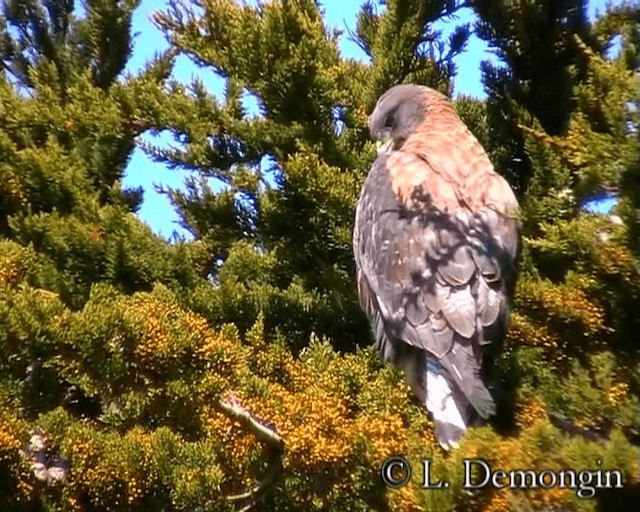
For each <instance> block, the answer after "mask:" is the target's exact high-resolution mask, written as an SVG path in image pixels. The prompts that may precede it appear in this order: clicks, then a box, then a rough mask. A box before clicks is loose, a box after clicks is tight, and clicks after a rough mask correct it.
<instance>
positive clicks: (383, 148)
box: [376, 135, 393, 155]
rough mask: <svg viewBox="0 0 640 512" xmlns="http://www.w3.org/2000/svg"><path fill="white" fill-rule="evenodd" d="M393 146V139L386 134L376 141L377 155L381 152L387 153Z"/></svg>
mask: <svg viewBox="0 0 640 512" xmlns="http://www.w3.org/2000/svg"><path fill="white" fill-rule="evenodd" d="M392 147H393V139H392V138H391V136H389V135H387V136H385V137H384V138H383V139H382V140H379V141H377V142H376V149H377V150H378V155H381V154H383V153H389V152H390V151H391V148H392Z"/></svg>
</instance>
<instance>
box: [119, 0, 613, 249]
mask: <svg viewBox="0 0 640 512" xmlns="http://www.w3.org/2000/svg"><path fill="white" fill-rule="evenodd" d="M166 3H167V2H166V1H165V0H143V1H142V4H141V6H140V8H139V9H138V11H137V12H136V14H135V15H134V19H133V31H134V32H135V33H137V35H136V38H135V43H134V51H133V57H132V59H131V61H130V62H129V64H128V66H127V70H128V71H130V72H132V73H135V72H136V71H137V70H138V69H140V68H142V67H143V66H144V64H145V62H147V61H148V60H149V59H150V58H152V57H153V55H154V53H155V52H157V51H161V50H163V49H165V48H166V47H167V43H166V41H165V39H164V37H163V35H162V33H161V32H160V31H159V30H158V29H157V28H156V27H154V25H153V23H152V22H151V14H152V13H153V12H154V11H158V10H163V9H164V7H165V6H166ZM249 3H252V2H249ZM322 5H323V8H324V11H325V20H326V23H327V24H328V25H329V26H330V27H336V28H341V29H344V28H345V27H349V28H350V29H353V27H354V24H355V20H356V13H357V12H358V10H359V7H360V5H361V1H360V0H325V1H324V2H322ZM604 8H605V0H592V1H591V2H589V15H590V17H591V18H593V17H594V15H595V13H596V10H597V11H603V10H604ZM473 21H474V17H473V13H472V12H471V10H470V9H462V10H461V11H460V12H459V13H458V14H457V15H456V17H455V18H454V19H450V20H446V21H442V22H440V23H439V24H438V25H437V26H436V29H438V30H442V31H443V33H444V34H445V35H446V34H447V33H449V32H450V31H451V30H453V28H454V27H455V26H456V25H458V24H462V23H473ZM340 50H341V52H342V54H343V55H344V56H345V57H351V58H358V59H363V60H364V59H366V57H365V55H364V54H363V53H362V51H361V50H360V49H359V48H358V46H357V45H355V44H354V43H353V42H351V41H350V40H349V39H348V35H347V33H346V30H345V31H344V33H343V35H342V36H341V38H340ZM487 59H492V60H494V56H493V55H492V54H491V53H490V52H489V49H488V48H487V46H486V44H485V43H484V42H483V41H481V40H480V39H478V38H477V37H476V36H475V35H472V36H471V38H470V40H469V44H468V46H467V49H466V51H465V52H464V53H463V54H462V55H460V56H459V57H458V58H457V59H456V65H457V68H458V73H457V76H456V79H455V92H456V94H470V95H472V96H476V97H483V96H484V91H483V88H482V84H481V81H480V62H481V61H482V60H487ZM173 76H174V78H175V79H176V80H179V81H180V82H183V83H185V84H189V83H191V81H192V79H193V78H195V77H198V78H200V79H201V80H203V81H204V83H205V84H206V86H207V87H208V89H209V90H210V91H211V92H212V93H214V94H216V95H221V94H222V91H223V86H224V82H223V81H222V80H221V79H219V78H218V77H216V76H215V75H214V73H213V72H211V71H209V70H202V69H199V68H197V67H196V66H194V65H193V64H192V63H191V62H190V61H189V60H188V59H187V58H185V57H181V58H180V59H178V62H177V63H176V66H175V69H174V72H173ZM249 108H250V107H249ZM144 138H145V139H146V140H149V141H154V142H155V143H161V144H165V143H170V142H171V137H168V136H164V137H160V138H156V139H154V138H152V137H150V136H144ZM186 176H187V173H186V172H184V171H179V170H169V169H167V168H166V166H164V165H162V164H158V163H155V162H153V161H152V160H151V159H150V158H149V157H147V156H146V155H145V154H144V153H143V152H142V151H141V150H140V149H136V150H135V152H134V154H133V156H132V158H131V160H130V162H129V165H128V167H127V171H126V175H125V179H124V185H125V186H127V187H133V186H142V187H143V188H144V190H145V195H144V203H143V205H142V207H141V208H140V211H139V212H138V215H139V216H140V218H141V219H143V220H144V221H145V222H146V223H147V224H149V225H150V226H151V228H152V229H153V230H154V231H156V232H157V233H159V234H162V235H163V236H165V237H170V236H171V234H172V233H173V231H176V232H177V233H179V234H181V235H185V236H186V232H185V231H184V230H182V229H181V228H180V227H179V226H178V224H177V223H176V221H177V219H178V216H177V214H176V213H175V211H174V210H173V207H172V206H171V204H170V202H169V200H168V199H167V198H166V197H164V196H163V195H161V194H158V193H157V192H156V191H155V190H154V186H153V185H154V183H155V184H163V185H167V186H172V187H179V186H181V184H182V183H183V181H184V178H185V177H186ZM598 209H600V208H598Z"/></svg>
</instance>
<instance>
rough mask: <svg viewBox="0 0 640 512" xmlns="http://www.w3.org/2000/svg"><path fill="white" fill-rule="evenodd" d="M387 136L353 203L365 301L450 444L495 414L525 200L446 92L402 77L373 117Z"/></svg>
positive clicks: (394, 360) (383, 348)
mask: <svg viewBox="0 0 640 512" xmlns="http://www.w3.org/2000/svg"><path fill="white" fill-rule="evenodd" d="M369 129H370V132H371V135H372V136H373V137H374V138H375V139H377V140H378V141H380V144H379V149H378V156H377V158H376V160H375V162H374V163H373V166H372V167H371V170H370V172H369V175H368V176H367V178H366V180H365V182H364V185H363V188H362V192H361V195H360V198H359V201H358V205H357V209H356V219H355V229H354V237H353V245H354V255H355V261H356V269H357V284H358V293H359V296H360V304H361V306H362V308H363V310H364V311H365V313H366V314H367V316H368V317H369V320H370V322H371V327H372V330H373V333H374V337H375V342H376V346H377V348H378V350H379V352H380V355H381V357H382V359H383V361H384V362H385V363H390V364H393V365H395V366H397V367H399V368H400V369H402V370H403V372H404V374H405V378H406V380H407V382H408V384H409V385H410V386H411V388H412V389H413V392H414V393H415V395H416V396H417V398H418V399H419V400H420V402H421V403H422V404H424V405H425V406H426V407H427V409H428V411H429V412H430V413H431V415H432V418H433V421H434V425H435V435H436V438H437V439H438V442H439V443H440V445H441V446H442V447H443V448H445V449H449V448H450V447H454V448H455V447H457V446H458V441H459V440H460V438H461V437H462V435H463V434H464V432H465V431H466V429H467V428H468V427H469V426H471V425H476V424H478V423H479V422H480V421H482V419H486V418H488V417H490V416H491V415H493V414H495V409H496V406H495V401H494V398H493V397H492V394H491V392H490V391H489V389H488V386H489V381H490V371H489V369H490V368H491V366H492V364H491V363H492V361H493V358H494V357H495V354H496V349H497V348H498V347H499V346H500V344H501V342H502V339H503V338H504V335H505V332H506V327H507V320H508V315H509V305H510V302H511V299H512V297H513V290H514V285H515V280H516V267H517V253H518V250H519V230H520V223H519V221H518V216H517V211H518V202H517V200H516V197H515V195H514V193H513V191H512V190H511V187H510V186H509V184H508V183H507V182H506V180H505V179H504V178H502V177H501V176H500V175H499V174H497V173H496V172H495V171H494V169H493V166H492V164H491V162H490V161H489V158H488V157H487V154H486V153H485V151H484V149H483V148H482V146H481V145H480V143H479V142H478V141H477V139H476V138H475V137H474V136H473V134H472V133H471V132H470V131H469V129H468V128H467V127H466V126H465V125H464V123H463V122H462V121H461V120H460V118H459V117H458V116H457V115H456V113H455V111H454V109H453V105H452V104H451V103H450V102H449V100H448V99H447V97H446V96H444V95H442V94H440V93H438V92H437V91H435V90H433V89H430V88H428V87H424V86H419V85H411V84H404V85H397V86H394V87H392V88H391V89H389V90H388V91H387V92H386V93H384V94H383V95H382V96H381V97H380V99H379V100H378V102H377V104H376V107H375V109H374V110H373V113H372V114H371V116H370V117H369Z"/></svg>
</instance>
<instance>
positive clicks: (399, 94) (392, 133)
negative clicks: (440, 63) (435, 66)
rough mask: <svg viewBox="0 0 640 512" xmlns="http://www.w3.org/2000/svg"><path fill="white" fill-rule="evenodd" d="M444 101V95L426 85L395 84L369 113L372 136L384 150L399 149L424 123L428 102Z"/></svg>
mask: <svg viewBox="0 0 640 512" xmlns="http://www.w3.org/2000/svg"><path fill="white" fill-rule="evenodd" d="M442 100H446V97H445V96H444V95H442V94H440V93H439V92H437V91H435V90H433V89H431V88H429V87H426V86H424V85H415V84H401V85H394V86H393V87H391V88H390V89H389V90H388V91H387V92H385V93H384V94H383V95H382V96H380V99H379V100H378V103H376V107H375V108H374V109H373V112H372V113H371V115H370V116H369V131H370V132H371V136H372V137H373V138H374V139H377V140H378V141H380V143H381V145H382V150H387V149H390V148H391V147H392V148H393V149H398V148H400V147H401V146H402V145H403V144H404V142H405V140H407V138H408V137H409V136H410V135H411V134H413V133H414V132H415V131H416V129H418V128H419V127H420V126H421V125H422V124H423V123H424V121H425V119H426V116H427V109H428V106H429V104H430V103H431V102H441V101H442ZM379 146H380V145H379ZM379 152H381V151H380V147H379Z"/></svg>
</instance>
